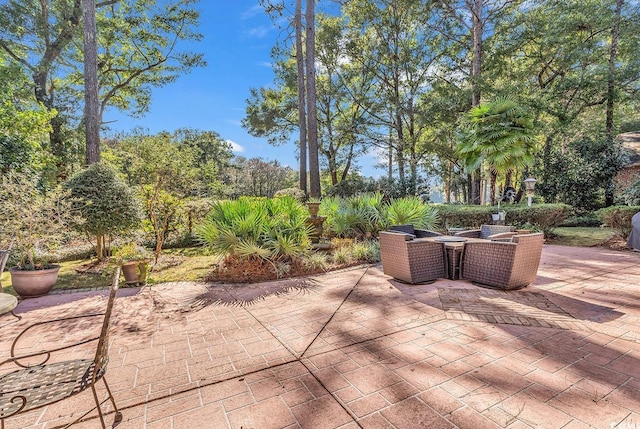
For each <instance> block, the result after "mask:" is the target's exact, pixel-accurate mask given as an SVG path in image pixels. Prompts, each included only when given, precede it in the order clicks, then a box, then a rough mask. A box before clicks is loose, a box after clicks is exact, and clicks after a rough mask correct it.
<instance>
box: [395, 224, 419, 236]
mask: <svg viewBox="0 0 640 429" xmlns="http://www.w3.org/2000/svg"><path fill="white" fill-rule="evenodd" d="M389 231H398V232H405V233H407V234H414V235H415V229H414V227H413V225H411V224H408V225H391V226H390V227H389Z"/></svg>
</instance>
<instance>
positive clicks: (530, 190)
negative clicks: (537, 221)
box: [524, 177, 537, 207]
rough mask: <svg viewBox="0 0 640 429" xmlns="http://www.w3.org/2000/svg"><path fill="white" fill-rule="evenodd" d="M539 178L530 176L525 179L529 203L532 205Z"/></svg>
mask: <svg viewBox="0 0 640 429" xmlns="http://www.w3.org/2000/svg"><path fill="white" fill-rule="evenodd" d="M536 182H537V180H536V179H534V178H533V177H529V178H527V179H525V180H524V187H525V189H526V190H527V205H528V206H529V207H531V198H532V197H533V190H534V189H535V187H536Z"/></svg>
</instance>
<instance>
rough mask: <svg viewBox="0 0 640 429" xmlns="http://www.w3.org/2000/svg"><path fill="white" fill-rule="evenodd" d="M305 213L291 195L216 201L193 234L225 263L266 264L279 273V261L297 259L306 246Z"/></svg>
mask: <svg viewBox="0 0 640 429" xmlns="http://www.w3.org/2000/svg"><path fill="white" fill-rule="evenodd" d="M308 215H309V213H308V211H307V209H306V208H305V207H304V206H303V205H302V204H301V203H299V202H298V201H297V200H296V199H295V198H293V197H291V196H283V197H278V198H273V199H265V198H252V197H241V198H239V199H237V200H233V201H231V200H226V201H218V202H215V203H214V204H213V206H212V208H211V211H210V213H209V214H208V215H207V217H206V219H205V221H204V222H203V223H202V224H201V225H200V226H199V227H198V228H197V229H196V235H197V237H198V239H199V240H200V241H201V242H202V243H203V244H204V245H205V246H207V247H208V248H209V249H210V250H211V251H212V252H213V253H215V254H220V255H222V256H224V263H225V264H226V265H237V264H238V263H239V262H243V263H246V264H248V266H251V265H252V264H253V267H255V264H258V265H260V266H261V265H263V264H264V263H268V264H269V265H270V266H271V270H272V271H273V272H275V273H276V274H278V275H281V274H283V273H282V271H283V270H282V268H281V267H282V266H283V265H282V264H283V263H297V262H299V259H300V258H301V257H302V256H304V255H306V254H307V253H308V251H309V249H310V246H311V240H310V238H309V234H310V232H311V230H310V227H309V226H308V225H307V222H306V219H307V217H308Z"/></svg>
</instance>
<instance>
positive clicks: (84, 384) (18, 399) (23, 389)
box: [0, 268, 122, 429]
mask: <svg viewBox="0 0 640 429" xmlns="http://www.w3.org/2000/svg"><path fill="white" fill-rule="evenodd" d="M119 278H120V269H119V268H118V269H117V270H116V273H115V276H114V279H113V283H112V285H111V292H110V294H109V300H108V301H107V308H106V310H105V312H104V313H99V314H87V315H83V316H73V317H66V318H62V319H56V320H50V321H45V322H38V323H34V324H33V325H31V326H28V327H27V328H25V329H24V330H23V331H22V332H21V333H20V334H19V335H18V336H17V337H16V339H15V340H14V341H13V344H12V345H11V357H10V358H9V359H7V360H5V361H4V362H1V363H0V367H2V366H4V365H6V364H13V365H12V366H14V367H18V368H19V369H17V370H14V371H13V372H9V373H5V374H2V375H1V376H0V428H2V429H4V421H5V419H7V418H9V417H12V416H15V415H17V414H21V413H25V412H27V411H31V410H34V409H36V408H40V407H44V406H46V405H50V404H53V403H56V402H59V401H62V400H64V399H66V398H69V397H71V396H74V395H76V394H78V393H80V392H82V391H84V390H86V389H88V388H91V391H92V392H93V398H94V400H95V403H96V406H95V407H94V408H92V409H91V410H89V411H87V412H86V413H84V414H83V415H82V416H80V417H78V418H77V419H76V420H74V421H73V422H71V423H69V424H68V425H67V426H66V427H69V426H71V425H73V424H75V423H77V422H78V421H80V420H81V419H83V418H84V417H86V416H87V415H88V414H89V413H90V412H92V411H93V410H94V409H97V410H98V415H99V417H100V423H101V424H102V427H103V429H104V428H106V425H105V422H104V416H103V412H102V409H101V408H100V407H101V405H103V404H104V403H105V402H106V401H107V400H110V401H111V404H112V405H113V408H114V411H115V421H114V425H116V424H118V423H119V422H120V421H121V420H122V414H121V413H120V411H118V407H117V406H116V402H115V399H114V398H113V395H112V394H111V390H110V389H109V386H108V384H107V380H106V379H105V378H104V376H105V373H106V371H107V362H108V361H109V356H108V348H109V325H110V319H111V311H112V308H113V302H114V300H115V296H116V290H117V289H118V280H119ZM96 316H104V319H103V323H102V330H101V331H100V335H99V336H97V337H94V338H88V339H84V340H81V341H77V342H75V343H74V344H70V345H65V346H59V347H56V348H53V349H51V350H47V351H41V352H34V353H29V354H25V355H21V356H20V355H16V347H17V345H18V342H19V341H20V340H24V339H25V338H27V336H26V335H25V334H27V333H28V332H29V331H30V330H31V329H32V328H34V327H41V326H43V325H47V324H50V323H54V322H55V323H59V322H62V321H69V320H78V319H81V318H85V317H96ZM67 334H68V333H67V332H65V333H63V335H67ZM92 341H97V347H96V352H95V356H94V357H93V359H75V360H67V361H58V362H55V361H53V362H49V360H50V358H52V356H55V354H56V352H60V351H62V350H68V349H71V348H74V347H77V346H79V345H81V344H86V343H89V342H92ZM34 360H38V362H37V363H32V362H33V361H34ZM101 379H102V381H103V382H104V385H105V387H106V391H107V394H108V396H107V398H105V399H104V400H102V401H100V400H99V399H98V393H97V391H96V387H95V385H96V383H97V382H98V381H99V380H101Z"/></svg>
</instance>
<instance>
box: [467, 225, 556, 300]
mask: <svg viewBox="0 0 640 429" xmlns="http://www.w3.org/2000/svg"><path fill="white" fill-rule="evenodd" d="M543 242H544V236H543V234H542V233H536V234H526V235H515V236H513V238H512V242H510V243H506V242H501V241H487V242H486V243H483V242H469V243H466V244H465V245H464V249H463V251H462V261H461V265H460V275H461V277H462V278H463V279H465V280H471V281H472V282H474V283H475V284H478V285H480V286H488V287H492V288H497V289H503V290H512V289H520V288H522V287H525V286H527V285H528V284H531V283H533V282H534V281H535V279H536V274H537V272H538V266H539V265H540V256H541V254H542V244H543Z"/></svg>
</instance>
